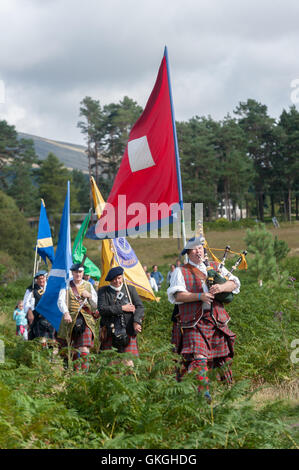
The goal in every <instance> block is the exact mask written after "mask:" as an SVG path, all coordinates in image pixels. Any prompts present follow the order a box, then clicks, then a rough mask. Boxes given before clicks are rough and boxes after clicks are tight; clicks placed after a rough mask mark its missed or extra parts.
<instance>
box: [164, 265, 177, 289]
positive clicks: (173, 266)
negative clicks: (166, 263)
mask: <svg viewBox="0 0 299 470" xmlns="http://www.w3.org/2000/svg"><path fill="white" fill-rule="evenodd" d="M175 268H176V265H175V264H172V265H171V266H170V270H169V271H168V273H167V278H166V280H167V283H168V286H170V280H171V275H172V273H173V272H174V270H175Z"/></svg>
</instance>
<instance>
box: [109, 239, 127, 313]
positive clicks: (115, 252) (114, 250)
mask: <svg viewBox="0 0 299 470" xmlns="http://www.w3.org/2000/svg"><path fill="white" fill-rule="evenodd" d="M110 247H111V251H112V252H113V253H114V256H115V257H116V261H117V263H118V265H119V266H120V262H119V258H118V254H117V250H116V249H115V247H114V246H113V240H112V239H111V240H110ZM124 274H125V273H124ZM123 279H124V285H125V289H126V291H127V295H128V298H129V302H130V304H131V303H132V299H131V296H130V292H129V289H128V285H127V282H126V279H125V275H124V276H123Z"/></svg>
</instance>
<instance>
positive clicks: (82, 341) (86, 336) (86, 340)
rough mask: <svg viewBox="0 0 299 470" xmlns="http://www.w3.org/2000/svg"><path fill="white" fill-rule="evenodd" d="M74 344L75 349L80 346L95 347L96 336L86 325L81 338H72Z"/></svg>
mask: <svg viewBox="0 0 299 470" xmlns="http://www.w3.org/2000/svg"><path fill="white" fill-rule="evenodd" d="M72 346H73V348H75V349H78V348H93V346H94V338H93V333H92V331H91V329H90V328H89V327H88V326H87V325H86V326H85V330H84V333H83V334H82V335H80V336H79V338H76V339H73V338H72Z"/></svg>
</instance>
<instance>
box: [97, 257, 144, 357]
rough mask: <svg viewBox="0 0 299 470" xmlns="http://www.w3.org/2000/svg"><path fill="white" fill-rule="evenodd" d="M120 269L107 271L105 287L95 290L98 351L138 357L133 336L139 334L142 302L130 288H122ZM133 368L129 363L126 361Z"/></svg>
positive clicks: (142, 310)
mask: <svg viewBox="0 0 299 470" xmlns="http://www.w3.org/2000/svg"><path fill="white" fill-rule="evenodd" d="M123 273H124V269H123V268H122V267H121V266H116V267H114V268H111V269H110V271H109V272H108V274H107V276H106V278H105V281H107V282H109V285H106V286H103V287H100V289H99V291H98V310H99V312H100V315H101V328H100V342H101V350H107V349H111V348H112V347H115V348H116V349H117V350H118V352H119V353H124V352H129V353H131V354H133V355H134V356H139V352H138V344H137V335H138V334H139V333H140V332H141V331H142V320H143V317H144V307H143V303H142V301H141V299H140V297H139V295H138V293H137V290H136V289H135V287H134V286H131V285H125V283H124V278H123ZM126 364H127V365H129V366H133V365H134V364H133V361H131V360H130V361H126Z"/></svg>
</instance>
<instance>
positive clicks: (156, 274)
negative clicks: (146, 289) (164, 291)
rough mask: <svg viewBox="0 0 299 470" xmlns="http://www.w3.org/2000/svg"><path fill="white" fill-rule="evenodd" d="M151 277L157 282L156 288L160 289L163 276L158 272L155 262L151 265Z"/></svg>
mask: <svg viewBox="0 0 299 470" xmlns="http://www.w3.org/2000/svg"><path fill="white" fill-rule="evenodd" d="M151 277H153V278H154V279H155V281H156V283H157V286H158V290H160V289H161V284H162V282H163V281H164V276H163V275H162V274H161V273H160V271H159V269H158V266H157V265H156V264H154V265H153V270H152V272H151Z"/></svg>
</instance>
